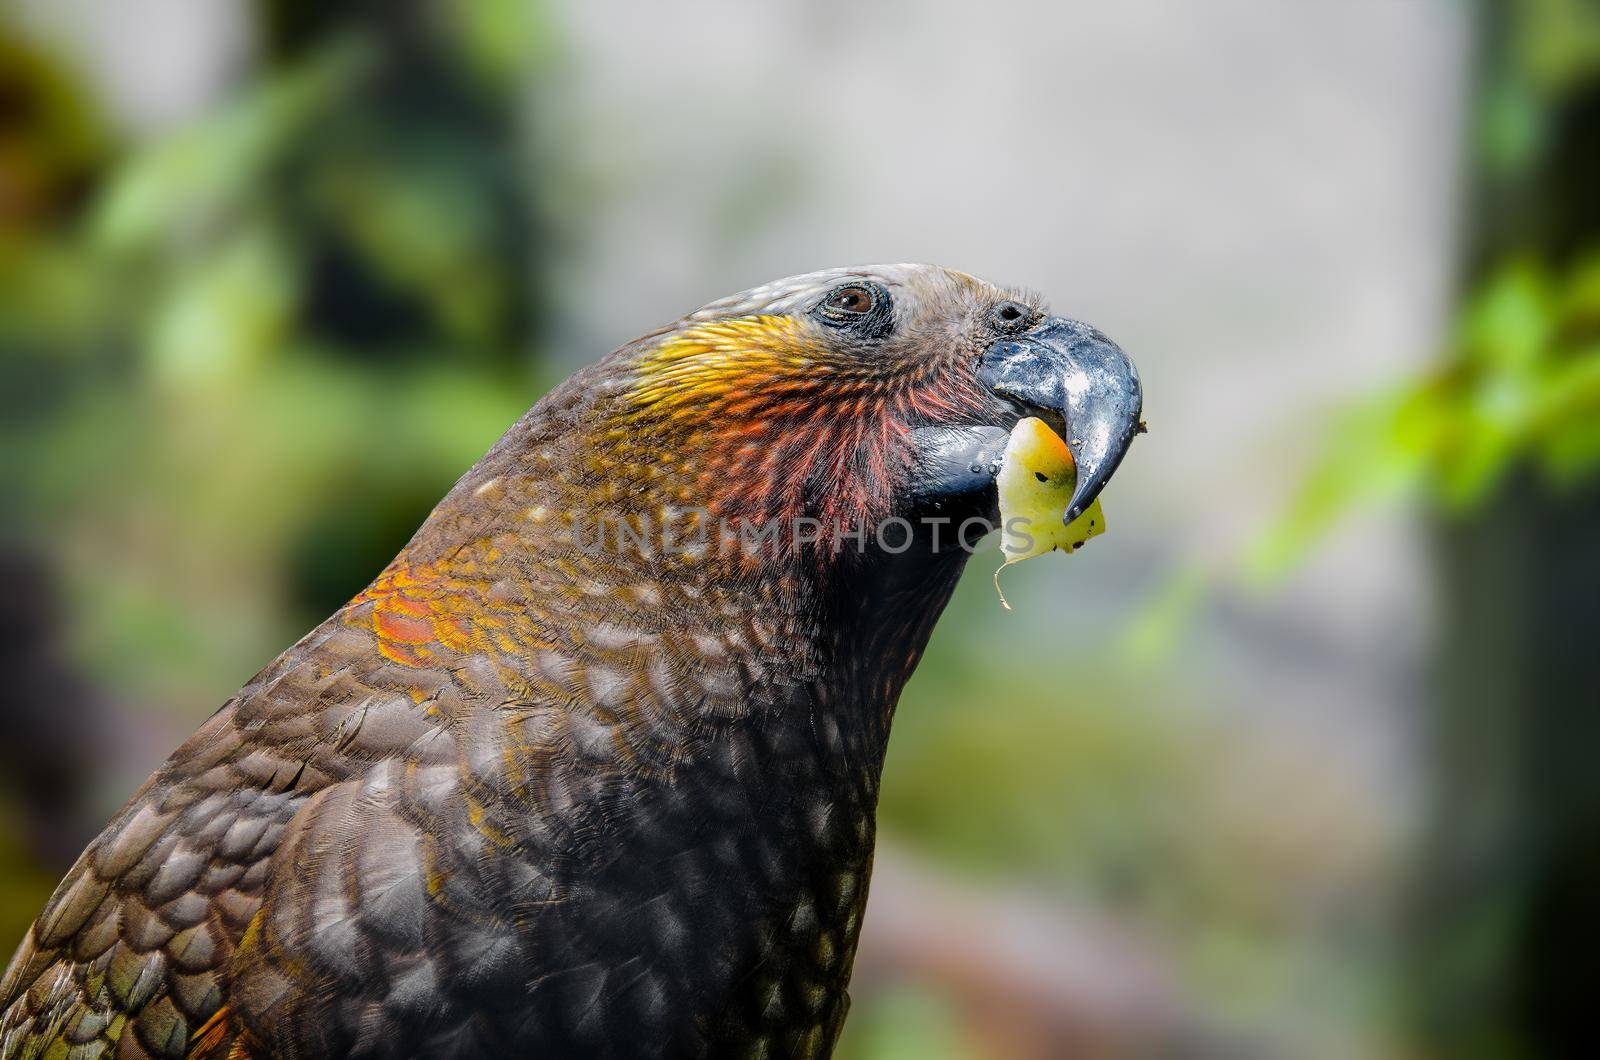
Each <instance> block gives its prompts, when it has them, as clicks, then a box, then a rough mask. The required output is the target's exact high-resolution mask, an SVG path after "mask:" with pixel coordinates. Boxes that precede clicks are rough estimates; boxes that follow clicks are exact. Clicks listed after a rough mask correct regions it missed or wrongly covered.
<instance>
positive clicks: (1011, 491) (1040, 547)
mask: <svg viewBox="0 0 1600 1060" xmlns="http://www.w3.org/2000/svg"><path fill="white" fill-rule="evenodd" d="M1077 482H1078V467H1077V464H1076V463H1075V462H1074V461H1073V459H1072V450H1070V449H1068V448H1067V443H1066V442H1064V441H1062V440H1061V437H1060V436H1059V435H1057V434H1056V433H1055V432H1054V431H1052V430H1051V429H1050V428H1049V427H1048V426H1046V425H1045V422H1044V421H1043V420H1041V419H1038V418H1036V417H1033V416H1028V417H1026V418H1024V419H1021V420H1018V421H1017V425H1016V426H1015V427H1013V428H1012V429H1011V437H1010V439H1009V440H1008V441H1007V442H1006V451H1005V456H1004V457H1003V458H1002V459H1001V463H1000V473H999V474H998V475H997V476H995V485H996V487H997V489H998V491H999V494H1000V527H1001V530H1000V551H1001V552H1002V553H1003V554H1004V555H1005V558H1006V561H1005V563H1004V564H1002V569H1004V567H1006V566H1009V565H1010V564H1012V563H1017V562H1019V561H1021V560H1025V559H1030V558H1032V557H1034V556H1039V555H1043V554H1044V553H1046V552H1054V551H1055V550H1056V549H1063V550H1065V551H1068V552H1071V551H1074V550H1076V549H1078V548H1081V547H1082V546H1083V543H1084V542H1085V541H1088V540H1089V539H1090V538H1091V537H1098V536H1099V535H1101V534H1103V533H1105V532H1106V519H1105V514H1104V513H1103V512H1101V510H1100V499H1099V498H1098V497H1096V498H1095V500H1094V503H1093V504H1091V505H1089V508H1088V510H1087V511H1085V512H1084V513H1083V514H1082V515H1080V516H1078V518H1076V519H1074V520H1073V521H1072V522H1071V523H1063V522H1062V516H1064V515H1065V514H1066V511H1067V505H1068V504H1070V503H1071V501H1072V490H1073V487H1074V486H1076V485H1077ZM995 588H996V589H997V590H998V589H999V588H1000V572H999V571H995ZM1000 602H1001V603H1002V604H1006V598H1005V594H1004V593H1001V594H1000ZM1006 606H1007V607H1010V606H1011V605H1010V604H1006Z"/></svg>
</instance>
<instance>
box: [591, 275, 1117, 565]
mask: <svg viewBox="0 0 1600 1060" xmlns="http://www.w3.org/2000/svg"><path fill="white" fill-rule="evenodd" d="M601 370H602V375H601V376H600V377H599V378H600V383H599V389H600V390H601V391H603V393H604V395H605V399H604V400H603V401H601V402H600V403H599V404H598V406H597V407H596V410H595V413H594V415H595V418H596V420H597V422H599V423H601V424H603V426H602V428H601V437H602V442H601V444H600V445H598V446H596V447H595V448H594V449H593V450H592V451H591V452H590V454H589V462H590V468H589V470H590V472H591V477H592V481H593V482H594V483H596V484H597V486H598V485H600V484H602V483H617V482H626V483H630V484H631V488H632V489H633V490H634V491H635V492H636V494H637V495H639V496H643V497H645V498H647V499H648V501H650V502H656V501H660V502H662V503H663V504H664V505H666V506H667V507H668V508H669V509H671V510H673V511H690V510H692V511H695V512H698V513H702V514H703V515H704V516H709V517H712V518H714V519H715V521H716V522H717V524H718V525H719V526H720V527H722V528H724V529H726V527H727V526H728V525H729V522H730V520H745V521H747V523H748V524H751V525H761V526H765V527H767V528H768V529H769V531H770V536H772V537H774V538H776V539H777V540H778V541H780V542H788V543H790V544H793V543H794V542H795V541H796V540H798V541H800V542H802V543H807V544H813V542H809V541H808V540H807V538H808V537H810V536H814V535H815V534H820V538H821V540H820V541H818V542H815V544H820V545H823V546H825V547H822V548H820V549H818V550H817V551H820V552H829V551H833V552H838V551H839V549H838V548H831V549H830V548H829V547H826V546H827V545H828V544H829V542H833V543H834V544H839V543H840V541H841V534H842V535H844V537H845V538H847V539H848V540H845V541H844V542H843V543H844V546H845V549H846V550H848V549H849V548H851V547H855V548H857V549H858V550H860V549H863V548H864V549H867V550H870V549H871V547H872V543H873V542H874V541H875V540H876V539H877V538H878V537H879V536H884V535H880V534H879V533H878V531H879V530H881V529H882V524H883V521H884V520H886V519H890V518H897V519H900V520H904V521H905V523H906V524H909V525H910V526H911V528H912V530H913V533H914V534H915V535H916V536H918V537H919V538H920V537H924V536H926V535H925V534H923V533H922V532H921V527H920V526H919V523H921V522H922V521H924V520H926V521H928V522H930V523H932V524H934V525H942V521H943V520H950V521H952V522H953V523H955V524H959V523H961V522H963V521H966V520H976V525H983V524H985V523H987V524H989V525H991V526H992V524H993V521H994V519H995V518H996V514H997V513H996V502H995V488H994V477H995V471H996V467H997V462H998V459H999V455H1000V454H1001V453H1002V452H1003V450H1004V447H1005V442H1006V439H1007V436H1008V434H1009V432H1010V430H1011V428H1012V426H1013V425H1014V424H1015V423H1016V422H1017V420H1018V419H1019V418H1020V417H1023V416H1037V417H1039V418H1041V419H1043V420H1044V421H1045V422H1046V423H1047V424H1049V425H1050V426H1051V427H1052V428H1053V429H1054V430H1055V431H1056V432H1057V433H1058V434H1059V435H1060V436H1061V437H1062V439H1063V440H1064V441H1065V442H1066V443H1067V445H1068V447H1069V448H1070V450H1071V454H1072V457H1073V458H1074V461H1075V463H1076V467H1077V481H1076V486H1075V490H1074V493H1073V495H1072V498H1071V501H1070V504H1069V505H1068V508H1067V510H1065V511H1063V512H1061V513H1060V516H1061V518H1062V519H1063V521H1065V522H1071V521H1072V520H1073V519H1075V518H1076V517H1077V516H1078V515H1079V514H1081V513H1082V512H1083V510H1084V509H1085V508H1086V507H1087V506H1088V505H1089V504H1090V503H1091V502H1092V501H1093V500H1094V499H1095V497H1096V496H1097V495H1098V494H1099V492H1100V491H1101V489H1102V488H1103V487H1104V486H1105V484H1106V482H1107V480H1108V479H1109V478H1110V476H1111V474H1112V472H1113V471H1115V470H1116V468H1117V465H1118V463H1119V462H1120V461H1121V459H1122V457H1123V454H1124V452H1125V451H1126V450H1127V448H1128V445H1129V442H1130V441H1131V440H1132V438H1133V436H1134V435H1135V434H1136V433H1137V431H1138V429H1139V414H1140V404H1141V392H1140V384H1139V378H1138V374H1137V372H1136V371H1135V369H1134V367H1133V365H1132V363H1131V362H1130V361H1129V359H1128V358H1127V356H1126V355H1125V354H1124V353H1123V352H1122V351H1121V350H1120V349H1119V348H1118V347H1117V346H1116V344H1115V343H1113V342H1112V341H1111V340H1110V339H1108V338H1106V337H1105V336H1104V335H1103V334H1101V333H1100V332H1099V331H1097V330H1095V329H1094V328H1091V327H1089V326H1087V325H1085V324H1081V323H1078V322H1077V321H1073V320H1069V319H1067V318H1064V317H1060V316H1053V315H1051V314H1050V313H1049V312H1048V311H1047V310H1046V309H1045V308H1044V306H1043V305H1042V304H1041V302H1040V300H1039V299H1038V298H1037V297H1035V296H1031V295H1027V294H1022V293H1018V292H1013V291H1005V290H1001V289H999V288H996V287H994V286H991V285H990V284H988V283H985V282H984V281H982V280H979V279H976V278H974V277H972V276H968V275H966V274H964V273H960V272H955V271H952V270H949V269H944V268H938V267H934V266H927V265H882V266H872V267H863V268H846V269H833V270H827V271H823V272H816V273H810V274H808V275H803V276H797V277H792V278H790V279H785V280H779V281H776V282H774V283H769V284H766V285H764V286H760V287H756V288H753V289H751V290H749V291H745V292H743V293H741V294H737V295H733V296H731V297H728V298H724V299H721V300H719V301H716V302H713V303H711V304H709V305H707V306H705V307H704V308H702V309H700V310H698V311H696V312H694V313H691V314H690V315H689V316H687V317H685V318H684V319H683V320H682V321H680V322H678V323H677V324H675V325H673V326H671V327H669V328H667V329H664V330H662V331H659V332H657V333H654V334H652V335H650V336H647V337H646V338H644V339H641V340H639V341H638V342H635V343H633V344H631V345H630V346H627V347H624V348H623V349H622V350H620V351H618V352H617V353H616V354H614V355H613V356H612V357H611V358H609V359H608V360H607V361H606V362H603V364H602V366H601ZM584 385H591V384H588V383H585V384H584ZM613 488H615V487H613ZM663 494H665V495H664V496H663ZM797 520H810V521H813V523H814V524H815V525H814V526H813V531H814V533H813V534H803V533H797V532H795V529H794V525H793V524H795V522H796V521H797ZM702 529H703V528H702ZM862 530H865V534H864V535H863V536H864V537H865V539H866V540H865V541H862V539H861V537H860V536H858V537H856V538H849V533H850V532H851V531H855V532H857V533H858V534H859V533H860V532H861V531H862ZM901 536H903V535H901ZM979 536H981V535H979ZM887 537H888V538H889V539H890V540H898V539H899V538H898V537H896V535H893V534H889V535H887ZM950 539H951V535H949V534H947V540H950ZM851 542H854V544H853V545H852V543H851Z"/></svg>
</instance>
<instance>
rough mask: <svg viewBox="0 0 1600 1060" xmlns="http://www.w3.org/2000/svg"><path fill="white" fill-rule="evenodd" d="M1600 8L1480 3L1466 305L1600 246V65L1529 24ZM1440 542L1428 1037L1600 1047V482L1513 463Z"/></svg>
mask: <svg viewBox="0 0 1600 1060" xmlns="http://www.w3.org/2000/svg"><path fill="white" fill-rule="evenodd" d="M1589 3H1590V0H1548V2H1540V3H1533V2H1531V0H1493V2H1486V3H1483V4H1481V5H1480V6H1479V12H1480V15H1481V22H1480V27H1479V30H1480V32H1479V37H1478V40H1479V49H1480V54H1479V71H1478V74H1479V76H1478V78H1477V81H1476V84H1477V91H1478V98H1477V99H1476V100H1475V103H1474V113H1473V114H1471V115H1470V118H1471V120H1472V125H1473V127H1472V128H1471V130H1470V132H1469V135H1470V136H1471V137H1472V141H1471V143H1470V148H1469V149H1470V154H1469V156H1468V157H1469V159H1470V166H1471V170H1470V174H1469V180H1470V185H1469V194H1468V201H1467V206H1468V209H1469V214H1468V216H1467V218H1466V226H1465V227H1466V231H1465V242H1464V245H1463V252H1464V253H1463V262H1464V267H1463V271H1462V275H1461V291H1462V295H1463V298H1465V296H1466V295H1467V294H1468V293H1470V292H1471V291H1472V290H1473V289H1475V288H1476V287H1477V285H1478V284H1479V283H1480V282H1481V281H1482V280H1483V279H1484V278H1485V277H1486V276H1488V275H1489V274H1490V273H1491V272H1492V271H1493V270H1494V269H1495V268H1496V266H1497V265H1500V264H1502V263H1504V262H1506V261H1508V260H1513V259H1516V258H1520V257H1527V258H1533V259H1536V260H1539V261H1542V262H1545V263H1548V264H1549V265H1551V266H1554V267H1561V266H1564V265H1567V264H1570V263H1571V262H1572V261H1573V260H1574V259H1575V258H1577V257H1578V256H1579V255H1582V254H1585V253H1593V252H1594V251H1595V250H1596V249H1597V248H1600V80H1597V79H1596V77H1595V76H1594V75H1595V70H1594V65H1595V61H1594V57H1593V55H1592V54H1589V55H1588V56H1587V58H1585V59H1583V60H1582V61H1581V62H1578V63H1575V64H1574V65H1573V66H1572V67H1569V68H1567V69H1566V70H1565V71H1552V70H1550V69H1548V68H1546V69H1542V70H1541V69H1539V68H1538V65H1539V59H1540V58H1541V57H1542V58H1544V59H1545V60H1548V58H1549V54H1550V53H1549V51H1548V46H1550V45H1555V46H1557V47H1559V46H1560V44H1561V38H1560V29H1559V28H1558V27H1552V26H1549V25H1542V26H1538V25H1531V24H1530V23H1531V21H1532V20H1534V19H1536V18H1540V17H1547V16H1549V15H1550V14H1552V13H1555V14H1561V13H1562V11H1563V9H1567V11H1566V13H1567V14H1570V13H1571V11H1579V12H1580V14H1581V15H1582V17H1586V18H1591V19H1592V18H1593V17H1594V10H1593V8H1592V7H1590V6H1589ZM1586 7H1587V8H1588V10H1587V13H1584V12H1583V10H1582V9H1584V8H1586ZM1591 25H1592V24H1591ZM1539 34H1545V36H1543V37H1540V36H1538V35H1539ZM1552 34H1554V35H1552ZM1541 44H1542V45H1545V46H1547V49H1546V51H1544V52H1539V51H1537V46H1538V45H1541ZM1434 542H1435V545H1436V550H1435V555H1436V574H1437V581H1438V586H1439V592H1438V600H1439V605H1440V608H1441V629H1442V641H1441V644H1440V651H1439V657H1438V659H1437V665H1438V680H1437V684H1436V691H1437V700H1436V710H1435V712H1434V714H1433V716H1432V718H1431V723H1430V724H1431V729H1430V731H1429V732H1428V733H1427V734H1426V737H1427V739H1428V740H1429V741H1430V743H1431V750H1432V751H1433V754H1432V755H1431V756H1429V758H1430V760H1431V761H1432V762H1434V763H1435V770H1436V772H1435V774H1434V776H1433V777H1432V778H1431V793H1430V794H1431V799H1430V806H1429V816H1428V819H1427V839H1426V840H1425V842H1424V853H1423V865H1422V869H1421V873H1420V879H1419V885H1418V892H1417V898H1418V910H1417V917H1416V924H1417V934H1416V937H1415V939H1414V957H1415V962H1414V965H1413V969H1414V972H1415V979H1414V985H1415V987H1416V989H1417V996H1418V999H1419V1003H1420V1009H1421V1011H1420V1023H1421V1026H1420V1028H1419V1030H1420V1032H1421V1034H1422V1037H1423V1039H1424V1041H1425V1044H1426V1046H1427V1050H1426V1051H1427V1052H1428V1053H1429V1054H1430V1055H1441V1056H1449V1057H1487V1056H1495V1057H1501V1056H1508V1055H1511V1056H1552V1057H1555V1056H1560V1057H1565V1056H1580V1055H1582V1056H1594V1055H1600V1031H1597V1029H1596V1024H1595V1021H1594V1018H1593V1016H1592V1014H1591V1013H1592V1004H1593V996H1592V995H1593V988H1594V975H1593V972H1594V969H1595V967H1596V964H1597V956H1596V955H1597V954H1600V487H1596V485H1594V484H1593V480H1592V479H1591V480H1590V484H1589V485H1586V486H1583V487H1580V488H1578V489H1575V490H1570V491H1565V492H1559V491H1556V490H1553V489H1552V488H1551V487H1549V486H1548V485H1546V484H1545V483H1544V482H1543V481H1542V480H1540V479H1537V478H1536V477H1535V476H1534V475H1533V474H1531V473H1527V472H1524V473H1521V474H1517V475H1513V476H1511V477H1510V478H1509V481H1508V483H1507V484H1506V485H1505V486H1503V487H1502V488H1501V489H1499V490H1498V491H1497V493H1496V494H1495V495H1492V496H1491V497H1489V498H1487V499H1486V501H1485V502H1484V503H1482V504H1481V505H1479V506H1477V507H1476V508H1475V509H1474V512H1473V514H1470V515H1468V516H1465V517H1459V518H1449V517H1441V518H1440V520H1439V521H1438V524H1437V525H1436V527H1435V534H1434Z"/></svg>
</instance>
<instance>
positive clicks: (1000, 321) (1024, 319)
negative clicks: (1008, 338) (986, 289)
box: [989, 302, 1033, 333]
mask: <svg viewBox="0 0 1600 1060" xmlns="http://www.w3.org/2000/svg"><path fill="white" fill-rule="evenodd" d="M1032 319H1033V310H1031V309H1029V308H1028V307H1027V306H1025V305H1022V304H1021V303H1020V302H1001V303H999V304H998V305H996V306H995V307H994V308H992V309H990V310H989V323H990V324H992V325H993V326H994V328H995V330H996V331H1001V332H1007V333H1009V332H1013V331H1021V330H1022V329H1023V328H1024V327H1026V326H1027V325H1028V322H1029V321H1031V320H1032Z"/></svg>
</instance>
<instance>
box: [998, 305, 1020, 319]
mask: <svg viewBox="0 0 1600 1060" xmlns="http://www.w3.org/2000/svg"><path fill="white" fill-rule="evenodd" d="M1020 316H1022V310H1020V309H1018V308H1017V307H1016V306H1014V305H1006V306H1001V307H1000V319H1001V320H1004V321H1006V322H1007V323H1010V322H1011V321H1013V320H1016V319H1017V318H1018V317H1020Z"/></svg>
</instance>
